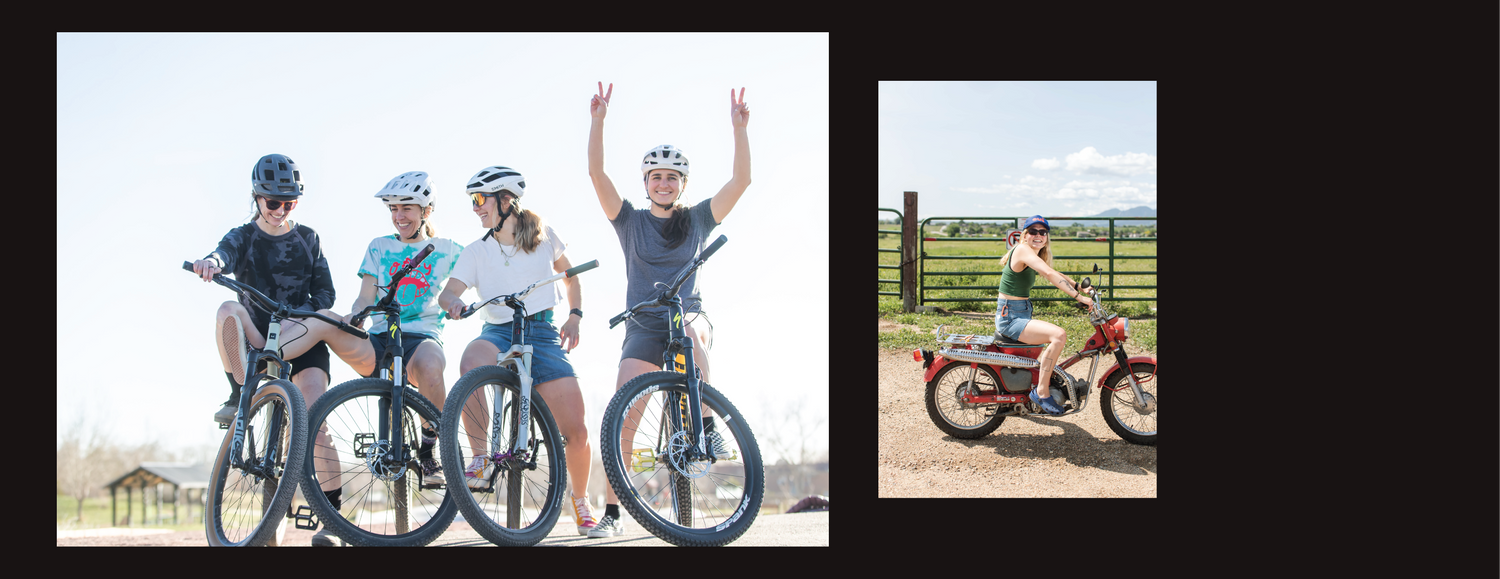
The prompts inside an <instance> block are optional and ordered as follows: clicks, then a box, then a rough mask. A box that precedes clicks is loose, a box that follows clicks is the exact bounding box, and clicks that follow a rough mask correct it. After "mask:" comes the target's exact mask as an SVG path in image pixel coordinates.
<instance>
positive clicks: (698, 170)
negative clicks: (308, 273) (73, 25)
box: [57, 34, 828, 460]
mask: <svg viewBox="0 0 1500 579" xmlns="http://www.w3.org/2000/svg"><path fill="white" fill-rule="evenodd" d="M598 81H603V82H604V83H606V85H607V84H609V83H611V82H612V83H614V94H613V97H612V99H611V107H610V113H609V116H608V118H607V120H606V122H605V133H604V139H605V141H604V142H605V149H604V150H605V172H606V173H607V174H608V175H609V176H610V177H611V179H612V180H613V181H614V183H615V186H616V188H617V189H618V190H619V191H620V193H621V194H622V196H625V197H627V198H630V199H632V200H635V199H638V198H640V197H644V195H645V193H644V187H643V185H641V184H640V183H641V181H640V162H639V159H640V157H641V156H642V155H643V154H644V153H645V152H646V151H648V150H650V149H651V148H652V147H655V146H657V145H661V144H672V145H675V146H677V147H679V148H680V149H682V150H683V151H685V152H686V153H688V154H689V156H690V157H691V158H692V162H693V168H694V171H693V174H692V176H691V181H690V182H689V186H688V187H687V188H686V189H685V191H684V195H683V200H684V201H685V202H688V203H695V202H697V201H700V200H703V199H706V198H708V197H711V196H712V195H713V194H714V193H716V192H718V190H719V188H720V187H721V186H723V184H724V183H725V182H727V181H728V180H729V177H730V173H731V166H730V165H731V161H732V159H733V147H734V141H733V133H732V128H731V125H730V119H729V110H730V104H729V98H728V93H729V91H730V89H731V88H733V89H735V90H738V89H739V88H740V87H745V101H746V102H747V103H749V104H750V105H751V111H752V113H751V114H752V117H751V119H750V124H749V138H750V148H751V158H752V178H753V183H752V184H751V186H750V188H749V190H747V191H746V192H745V194H744V196H743V197H742V198H741V199H740V201H739V204H738V205H736V206H735V208H734V210H733V212H732V213H730V215H729V216H728V218H727V219H726V220H725V221H724V222H723V223H722V224H721V225H719V227H718V228H717V229H716V230H715V231H714V235H715V236H717V235H719V234H723V235H727V236H728V237H729V243H728V244H727V245H725V246H724V248H723V249H722V250H720V251H719V253H717V254H716V255H715V256H714V259H713V260H711V261H710V263H709V264H708V265H707V266H705V268H704V269H703V270H702V273H701V274H700V275H701V276H702V281H701V282H700V283H702V284H703V286H702V287H703V296H704V300H705V306H706V309H707V311H709V312H710V314H711V318H712V320H713V323H714V325H715V327H716V329H717V331H716V332H715V336H716V343H715V346H714V349H713V369H714V378H715V380H714V386H715V387H717V388H719V389H721V390H722V391H724V392H725V393H726V394H727V395H728V396H729V398H730V400H732V401H733V402H734V403H735V404H736V405H737V406H739V408H740V409H741V410H742V411H743V412H744V413H745V415H746V417H747V418H749V419H750V420H752V421H753V422H751V425H752V427H753V428H755V429H756V430H757V434H758V435H759V436H758V437H759V438H762V439H764V438H766V437H767V436H770V435H772V434H773V433H774V430H773V425H772V424H770V423H769V420H770V419H769V418H768V417H769V416H771V415H775V416H777V417H780V416H782V415H784V414H785V413H784V412H782V411H783V410H784V408H785V407H786V406H787V405H788V404H796V405H797V406H801V407H805V408H806V409H807V410H806V412H807V414H808V415H809V416H823V417H826V416H827V412H828V384H827V377H828V366H827V362H826V359H824V358H823V357H820V356H788V357H778V358H777V359H776V361H775V365H774V366H773V365H771V364H768V363H767V361H768V358H767V357H766V354H767V353H769V352H770V351H771V350H770V348H771V346H772V345H774V344H779V343H782V342H783V340H784V337H785V335H786V333H787V332H789V331H798V332H810V333H813V334H818V333H821V332H823V331H824V330H825V329H826V328H827V327H828V311H827V304H828V299H827V295H828V275H827V255H828V240H827V236H826V234H824V233H823V229H824V224H825V223H827V222H828V179H827V175H828V36H827V35H696V34H677V35H530V34H528V35H426V34H420V35H419V34H413V35H374V34H350V35H250V34H235V35H199V34H172V35H120V34H108V35H105V34H86V35H85V34H60V35H58V36H57V182H58V190H59V194H58V204H57V220H58V224H57V259H58V262H57V272H58V304H59V307H58V308H57V311H58V314H57V318H58V320H57V328H58V345H57V348H58V360H57V368H58V372H57V376H58V378H57V381H58V388H57V411H58V417H57V420H58V428H59V432H61V430H62V428H63V427H64V426H65V425H66V424H69V423H70V422H71V421H72V420H73V419H75V418H77V417H79V416H85V417H87V419H88V420H90V421H91V422H94V423H97V424H99V425H100V426H102V427H107V428H108V429H109V430H110V431H111V432H112V435H113V437H114V438H115V439H116V440H118V441H120V442H124V443H135V442H144V441H147V440H159V441H162V442H163V443H164V444H166V445H167V446H168V447H169V448H173V447H178V446H193V445H203V444H210V445H217V444H218V441H219V440H220V438H221V437H222V431H219V430H218V429H217V428H216V425H215V424H213V423H212V420H211V415H212V414H213V412H214V410H215V409H216V408H217V406H218V403H219V402H222V401H223V399H224V397H225V395H226V394H227V392H228V390H227V388H226V384H225V382H224V378H223V371H222V370H221V369H220V365H219V361H218V357H217V355H216V354H215V351H214V349H213V343H212V339H211V337H212V330H211V328H212V325H211V324H212V319H213V312H214V311H215V309H216V308H217V307H218V304H219V303H221V302H223V301H226V300H230V299H233V297H234V296H233V294H232V293H231V292H229V291H228V290H225V289H223V288H221V287H219V286H217V285H213V284H205V283H203V282H201V281H199V280H197V279H195V278H194V277H193V276H192V275H190V274H188V273H185V272H183V271H182V270H181V269H180V267H181V263H182V262H183V261H184V260H192V259H197V258H200V257H202V256H203V255H205V254H207V253H208V252H209V251H212V250H213V248H214V247H215V246H216V244H217V243H218V241H219V239H220V238H221V237H222V236H223V235H224V233H225V232H227V231H228V230H229V229H231V228H233V227H236V226H238V225H240V224H243V223H245V222H247V221H248V220H249V217H250V211H249V201H248V195H247V193H248V191H247V187H248V183H247V178H246V174H247V169H249V168H250V166H251V165H253V164H254V163H255V161H256V160H257V159H259V158H260V157H261V156H262V155H266V154H269V153H281V154H285V155H288V156H290V157H291V158H292V159H293V160H295V161H296V162H297V163H298V165H299V168H300V169H301V171H302V175H303V179H304V182H305V184H306V196H305V198H304V200H303V201H302V203H301V204H299V205H298V206H297V208H296V210H295V211H294V212H293V214H292V219H293V220H294V221H298V222H301V223H305V224H306V225H308V226H310V227H312V228H313V229H315V230H316V231H318V233H319V235H320V236H321V238H322V241H323V251H324V253H325V254H326V255H327V256H328V259H329V265H330V268H331V270H332V273H333V276H334V280H335V289H336V291H337V294H338V296H337V300H338V301H337V303H336V304H335V306H334V307H333V309H334V310H335V311H338V312H341V313H342V312H347V311H348V308H349V306H350V304H351V303H352V302H353V300H354V298H355V297H356V296H357V292H358V287H359V285H358V284H359V278H358V277H357V276H356V275H355V270H356V269H357V267H358V265H359V260H360V259H361V255H362V252H363V251H364V249H365V247H366V246H367V244H368V243H369V242H370V240H371V239H372V238H374V237H377V236H383V235H389V234H391V233H392V232H393V231H394V229H393V228H392V227H391V225H390V218H389V212H388V211H387V210H386V209H385V207H384V205H383V204H382V203H381V202H380V201H379V200H377V199H376V198H375V197H374V194H375V192H376V191H377V190H379V189H380V188H381V186H383V185H384V184H385V183H386V182H387V181H389V180H390V179H391V178H392V177H395V176H396V175H398V174H400V173H404V172H407V171H419V170H420V171H428V172H430V173H431V174H432V175H433V176H434V178H435V179H436V190H437V193H438V195H439V201H438V204H437V211H436V212H435V214H434V216H433V219H432V222H433V223H434V224H435V225H436V227H437V229H438V235H439V236H440V237H449V238H451V239H453V240H455V241H458V242H459V243H462V244H465V245H467V244H469V243H471V242H473V241H475V240H477V239H478V238H479V236H480V235H481V234H482V233H483V229H482V228H481V226H480V225H479V224H478V218H477V217H475V216H474V214H473V213H472V212H471V210H470V206H469V203H468V200H467V197H465V196H464V194H463V189H462V184H463V183H464V182H465V181H466V180H467V179H468V178H469V177H470V176H472V175H473V174H474V173H476V172H478V171H479V170H480V169H482V168H484V167H487V166H491V165H497V164H498V165H506V166H509V167H512V168H515V169H517V170H519V171H520V172H521V173H522V174H524V175H525V176H526V178H527V179H526V181H527V186H528V187H527V193H526V202H527V207H528V208H529V209H531V210H534V211H537V212H538V213H540V214H541V215H542V216H543V217H544V218H545V219H547V220H548V222H549V224H551V225H552V226H553V227H554V228H555V229H556V230H557V232H558V234H559V236H560V237H562V238H563V239H564V240H566V241H567V242H568V243H569V247H568V250H567V253H568V257H569V259H570V260H571V261H572V262H573V263H574V264H580V263H584V262H586V261H589V260H593V259H597V260H599V263H600V267H599V268H598V269H595V270H593V271H590V272H588V273H586V274H584V275H583V276H582V278H581V280H582V282H583V292H584V298H583V299H584V307H583V310H584V312H585V314H586V315H585V317H584V319H583V324H582V327H581V329H580V333H581V339H582V341H581V342H580V344H579V347H578V348H577V349H576V350H575V351H574V354H573V361H574V364H575V367H576V368H577V369H578V371H579V373H580V374H581V378H580V383H581V385H582V388H583V390H584V400H585V403H586V404H587V405H588V412H589V415H588V420H589V423H590V424H592V425H595V426H597V425H598V424H599V420H600V414H599V413H600V412H601V411H602V409H603V407H604V405H605V404H606V403H607V402H608V400H609V397H610V395H612V394H613V390H614V381H615V375H616V364H617V363H618V360H619V348H620V342H621V340H622V339H623V337H624V329H623V327H617V328H615V329H614V330H610V329H608V319H609V318H610V317H611V316H613V315H614V314H616V313H619V312H620V311H622V310H624V309H625V308H626V307H627V304H626V303H625V297H624V290H625V277H624V266H623V263H622V262H623V256H622V255H621V251H620V246H619V242H618V240H617V238H616V236H615V233H614V230H613V228H612V227H611V226H610V225H609V222H608V220H607V219H606V218H605V217H604V213H603V211H602V210H601V209H600V207H599V204H598V200H597V198H596V197H595V195H594V191H593V187H592V185H591V184H590V182H589V178H588V169H587V157H586V154H587V150H586V147H587V140H588V131H589V112H588V110H589V99H590V97H591V96H592V95H593V94H594V92H595V89H596V82H598ZM778 151H796V154H795V155H788V154H778V153H777V152H778ZM79 189H85V190H87V191H88V193H89V194H88V195H81V196H80V195H77V193H79V191H78V190H79ZM777 197H781V198H787V197H790V198H796V199H799V200H802V201H801V202H799V203H797V205H796V209H795V211H794V212H792V213H791V214H789V212H788V209H787V206H786V205H785V204H773V199H774V198H777ZM789 221H792V222H795V223H797V224H798V225H797V227H805V228H806V229H807V230H810V231H817V232H818V233H817V234H816V235H783V234H779V233H776V232H775V231H774V230H773V227H774V226H773V225H772V224H775V226H780V225H785V224H787V223H788V222H789ZM773 289H776V290H782V291H776V292H775V293H774V294H773V293H771V291H770V290H773ZM773 296H774V298H773ZM782 296H790V299H787V298H783V297H782ZM485 297H490V296H485ZM464 298H465V301H468V302H474V301H477V300H478V299H479V297H478V296H476V295H475V294H474V292H473V290H470V291H469V292H468V293H467V294H465V295H464ZM789 307H794V310H793V311H794V312H795V313H794V314H793V313H790V312H789V310H788V308H789ZM780 316H785V317H780ZM480 325H481V324H480V322H479V320H478V318H477V317H476V318H471V319H470V320H464V321H459V322H452V321H450V322H449V323H448V327H447V331H446V333H445V336H444V338H445V342H446V343H447V346H446V348H445V350H446V353H447V359H448V371H447V375H446V376H445V381H446V382H447V386H448V387H450V388H451V386H452V384H453V383H454V382H455V381H457V379H458V377H459V376H458V360H459V358H460V355H461V354H462V351H463V348H464V346H465V345H467V344H468V342H469V341H470V340H472V339H473V338H474V336H476V335H477V334H478V332H479V328H480ZM332 369H333V376H332V380H331V382H332V384H334V385H336V384H339V383H342V382H344V381H347V380H351V379H354V378H355V377H356V376H355V374H354V372H353V371H352V370H350V369H349V367H348V366H346V365H344V364H342V363H341V362H340V361H338V360H337V358H336V357H335V359H334V360H333V368H332ZM773 376H781V377H786V376H795V377H796V379H795V380H788V379H784V378H781V379H768V378H772V377H773ZM762 430H765V432H762ZM819 436H820V440H819V441H818V445H819V448H826V440H827V423H826V418H825V422H824V426H823V428H822V429H821V431H820V433H819ZM762 447H763V448H765V447H766V445H765V444H764V443H763V444H762ZM768 458H770V459H772V460H774V457H768Z"/></svg>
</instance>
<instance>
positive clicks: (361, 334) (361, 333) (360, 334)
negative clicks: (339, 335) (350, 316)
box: [339, 324, 370, 340]
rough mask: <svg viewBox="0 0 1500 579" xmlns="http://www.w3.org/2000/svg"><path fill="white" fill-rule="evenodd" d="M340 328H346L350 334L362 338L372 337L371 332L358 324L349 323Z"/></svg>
mask: <svg viewBox="0 0 1500 579" xmlns="http://www.w3.org/2000/svg"><path fill="white" fill-rule="evenodd" d="M339 329H341V330H344V331H345V332H349V333H350V334H354V336H355V337H358V338H359V339H361V340H368V339H370V333H369V332H366V331H364V330H361V329H359V328H358V327H356V326H351V325H347V324H346V325H344V326H343V327H341V328H339Z"/></svg>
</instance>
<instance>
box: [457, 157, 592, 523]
mask: <svg viewBox="0 0 1500 579" xmlns="http://www.w3.org/2000/svg"><path fill="white" fill-rule="evenodd" d="M468 194H469V197H470V201H471V202H472V205H473V207H474V215H475V216H477V217H479V223H480V225H482V226H483V227H484V228H485V233H484V236H483V237H480V238H479V240H478V241H475V242H474V243H471V244H469V246H468V249H466V250H464V252H463V255H462V256H460V257H459V260H458V264H457V265H456V266H454V268H453V272H452V276H451V277H450V278H449V279H448V283H447V285H445V286H444V287H443V293H442V295H440V296H439V297H438V300H439V303H440V304H441V306H442V308H443V310H445V311H447V312H448V314H449V315H450V316H452V317H454V318H457V317H458V315H459V313H461V312H462V311H463V309H464V307H465V304H464V301H463V300H462V299H460V297H459V296H461V295H463V293H464V291H466V290H468V289H469V288H471V287H472V288H474V289H475V290H476V291H477V293H478V300H475V301H479V300H488V299H490V298H493V297H495V296H499V295H504V294H511V293H515V292H518V291H521V290H523V289H526V286H528V285H531V284H532V283H533V282H535V281H537V280H540V279H544V278H547V277H551V276H552V275H553V274H554V273H556V272H560V271H563V270H566V269H568V268H571V267H573V265H572V264H571V263H569V262H568V257H567V256H566V255H564V253H563V251H564V250H565V249H566V248H567V244H565V243H563V240H562V239H561V238H559V237H558V236H557V232H556V231H553V230H552V227H550V226H548V225H547V224H546V223H544V222H543V221H542V218H541V216H540V215H537V214H536V213H535V212H533V211H530V210H527V209H525V208H522V207H521V198H522V196H524V195H525V194H526V180H525V177H522V176H521V174H520V173H519V172H517V171H515V170H514V169H511V168H509V167H499V166H496V167H487V168H485V169H484V170H481V171H480V172H479V173H477V174H475V175H474V177H473V178H472V179H469V186H468ZM562 286H566V288H567V299H568V308H569V312H568V313H567V314H565V315H554V313H553V308H554V307H555V306H558V305H559V304H560V303H561V301H562V292H563V287H562ZM525 302H526V312H527V313H528V316H529V321H527V323H526V332H527V336H526V343H527V344H529V345H531V346H532V357H531V363H532V368H531V372H532V381H533V382H532V383H533V384H535V391H536V393H537V394H538V395H540V396H541V397H542V398H543V399H545V400H546V401H547V407H548V408H549V409H551V411H552V417H553V418H554V419H555V420H557V427H558V430H559V431H561V434H562V435H563V438H565V439H566V440H567V441H568V452H567V453H566V454H567V461H568V468H567V470H568V478H569V479H570V480H571V481H572V483H573V485H572V486H573V497H572V499H573V501H572V502H573V509H574V511H573V515H574V520H575V521H576V522H577V525H578V529H577V530H578V534H580V535H584V534H587V533H588V532H589V531H590V530H592V529H593V527H594V524H595V521H594V517H593V514H592V513H590V511H589V503H588V495H587V492H586V491H587V489H588V480H589V466H590V457H591V456H592V452H593V451H592V447H591V445H590V444H589V432H588V426H587V425H586V424H585V423H584V405H583V392H582V390H580V389H579V387H578V375H577V373H575V372H574V371H573V365H572V363H571V362H569V361H568V352H569V351H571V350H572V349H573V347H574V346H577V345H578V321H579V320H580V319H582V317H583V311H582V310H581V309H580V308H582V307H583V305H582V303H583V289H582V286H580V285H579V282H578V277H577V276H574V277H569V278H566V279H564V280H562V281H560V282H557V283H553V284H550V285H549V286H547V287H545V288H541V289H538V290H536V291H533V292H532V293H531V295H529V296H527V297H526V300H525ZM559 310H560V308H559ZM479 315H480V318H481V319H483V320H484V327H483V329H482V330H481V331H480V334H479V337H477V338H475V339H474V341H472V342H469V346H468V347H467V348H465V349H464V355H463V359H462V361H460V362H459V375H460V376H461V375H464V374H467V373H469V370H472V369H474V368H478V367H480V366H484V365H492V364H494V363H495V358H496V356H497V355H498V354H499V353H501V352H505V351H507V350H509V349H510V345H511V324H512V323H513V319H514V317H513V315H512V311H511V308H510V307H508V306H506V305H505V304H503V303H498V304H490V305H487V306H485V307H484V308H482V309H481V310H480V312H479ZM559 322H561V324H560V325H561V327H560V328H559V327H558V326H556V325H554V324H557V323H559ZM483 404H484V401H483V399H481V398H479V397H472V398H470V400H469V401H468V405H466V406H465V407H464V410H463V415H462V416H461V417H460V419H461V420H463V424H464V428H465V429H467V430H468V431H469V432H474V433H482V432H484V429H483V428H481V427H480V425H479V424H478V423H477V422H476V421H474V419H473V417H478V416H484V415H486V414H488V412H489V409H488V408H484V407H483ZM469 444H470V446H471V448H472V450H473V454H474V455H475V456H474V458H473V460H472V461H471V462H470V464H469V465H468V468H467V469H466V470H465V472H464V476H465V480H467V481H468V485H469V486H470V487H471V488H480V487H482V486H484V485H486V484H488V481H487V480H485V479H486V477H488V475H489V470H490V469H492V468H494V467H493V466H491V465H487V464H486V461H485V460H484V458H483V455H484V454H485V451H486V450H487V444H488V441H487V440H485V439H484V437H482V436H478V437H471V440H470V441H469Z"/></svg>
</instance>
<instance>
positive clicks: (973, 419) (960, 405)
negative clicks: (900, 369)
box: [927, 362, 1005, 438]
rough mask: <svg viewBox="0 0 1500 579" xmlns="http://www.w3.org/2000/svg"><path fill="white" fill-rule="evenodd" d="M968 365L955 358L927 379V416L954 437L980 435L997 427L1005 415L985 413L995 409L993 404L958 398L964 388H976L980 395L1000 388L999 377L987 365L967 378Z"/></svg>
mask: <svg viewBox="0 0 1500 579" xmlns="http://www.w3.org/2000/svg"><path fill="white" fill-rule="evenodd" d="M969 374H970V369H969V365H968V364H966V363H963V362H954V363H951V364H948V365H947V366H944V367H943V369H941V370H938V373H937V374H936V375H934V376H933V377H932V381H931V382H928V383H927V416H928V417H930V418H932V423H933V424H935V425H937V427H938V429H939V430H942V431H943V432H946V433H948V434H950V435H952V436H953V437H954V438H979V437H981V436H984V435H986V434H989V433H991V432H994V431H995V429H996V428H999V427H1000V423H1002V422H1005V417H1004V416H986V415H987V414H991V413H994V412H995V411H996V406H998V405H996V404H966V403H964V402H962V401H960V400H959V399H958V396H959V395H960V394H961V393H962V391H963V390H964V389H967V388H971V387H972V388H975V389H976V390H977V393H978V394H980V395H990V394H997V393H999V392H1000V377H999V376H998V375H996V374H995V371H994V370H993V369H991V368H990V367H989V366H980V367H979V372H978V373H977V374H976V375H975V376H974V381H973V383H972V384H971V383H970V381H969Z"/></svg>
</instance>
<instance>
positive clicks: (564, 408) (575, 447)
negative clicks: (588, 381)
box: [536, 376, 594, 499]
mask: <svg viewBox="0 0 1500 579" xmlns="http://www.w3.org/2000/svg"><path fill="white" fill-rule="evenodd" d="M536 393H537V394H539V395H541V397H542V398H543V399H545V400H546V401H547V408H549V409H550V410H551V411H552V417H553V418H555V419H556V420H557V429H558V430H560V431H562V435H563V438H564V439H567V441H568V446H569V447H570V448H568V452H567V455H568V478H569V479H571V480H572V482H573V498H575V499H580V498H584V497H587V496H588V484H589V467H590V466H591V465H592V464H593V452H594V451H593V447H592V446H590V445H589V429H588V425H587V424H585V423H584V419H583V391H582V390H580V389H579V388H578V378H575V377H572V376H569V377H566V378H558V379H556V380H551V381H548V382H545V383H542V384H538V385H537V387H536Z"/></svg>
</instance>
